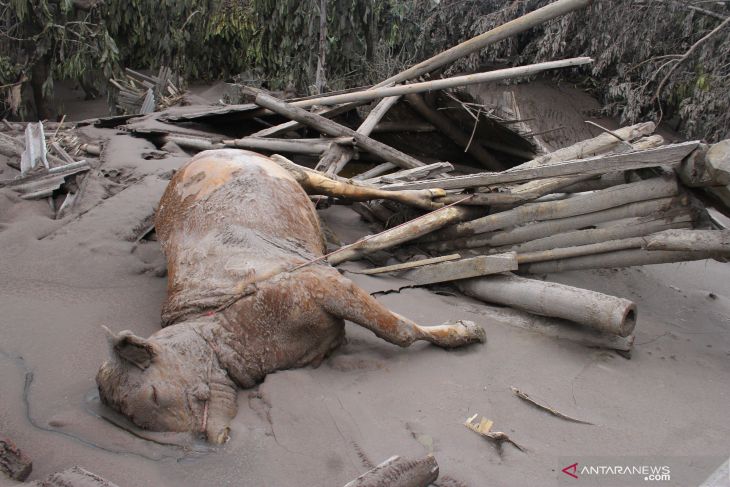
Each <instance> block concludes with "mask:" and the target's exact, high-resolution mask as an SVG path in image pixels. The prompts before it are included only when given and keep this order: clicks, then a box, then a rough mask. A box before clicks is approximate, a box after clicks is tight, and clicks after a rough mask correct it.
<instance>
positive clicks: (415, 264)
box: [349, 254, 461, 275]
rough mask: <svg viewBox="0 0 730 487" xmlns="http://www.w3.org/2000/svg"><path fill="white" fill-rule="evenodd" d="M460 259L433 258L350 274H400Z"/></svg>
mask: <svg viewBox="0 0 730 487" xmlns="http://www.w3.org/2000/svg"><path fill="white" fill-rule="evenodd" d="M458 259H461V255H459V254H450V255H441V256H439V257H432V258H430V259H421V260H414V261H411V262H403V263H402V264H393V265H386V266H383V267H374V268H372V269H365V270H364V271H349V272H351V273H353V274H365V275H374V274H384V273H386V272H400V271H404V270H407V269H414V268H416V267H421V266H424V265H429V264H438V263H440V262H448V261H451V260H458Z"/></svg>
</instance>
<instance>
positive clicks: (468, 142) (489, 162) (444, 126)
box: [406, 85, 504, 171]
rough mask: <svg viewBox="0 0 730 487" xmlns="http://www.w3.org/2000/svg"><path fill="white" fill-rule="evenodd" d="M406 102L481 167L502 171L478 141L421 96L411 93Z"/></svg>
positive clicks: (500, 165)
mask: <svg viewBox="0 0 730 487" xmlns="http://www.w3.org/2000/svg"><path fill="white" fill-rule="evenodd" d="M411 86H412V85H411ZM406 101H407V102H408V104H409V105H410V106H411V107H412V108H413V109H414V110H415V111H416V112H417V113H418V114H419V115H420V116H421V117H423V118H424V119H425V120H426V121H428V122H430V123H432V124H433V125H434V126H435V127H436V128H437V129H438V130H440V131H441V132H442V133H443V134H444V135H446V136H447V137H448V138H449V139H451V140H452V141H453V142H454V144H456V145H458V146H459V147H460V148H462V149H465V150H466V152H468V153H469V154H470V155H471V156H472V157H473V158H474V159H476V160H477V162H479V163H480V164H481V165H482V166H484V167H486V168H487V169H491V170H494V171H499V170H501V169H504V167H503V166H502V164H500V162H499V161H497V159H495V158H494V156H493V155H492V154H490V153H489V152H488V151H487V150H486V149H484V147H482V146H481V144H480V143H479V141H478V140H472V139H471V138H470V137H469V136H468V135H467V134H465V133H464V132H462V131H461V130H460V129H459V128H458V127H457V126H456V125H455V124H454V121H453V120H451V119H450V118H448V117H446V116H445V115H443V114H441V113H439V112H437V111H436V110H434V109H433V108H431V107H430V106H428V104H427V103H426V101H425V100H424V99H423V97H422V96H421V95H419V94H416V93H411V94H409V95H406ZM475 123H478V121H475Z"/></svg>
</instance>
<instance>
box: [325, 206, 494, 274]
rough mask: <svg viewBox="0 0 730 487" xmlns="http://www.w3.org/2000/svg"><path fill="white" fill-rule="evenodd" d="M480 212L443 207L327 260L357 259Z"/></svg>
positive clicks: (348, 246) (457, 207) (366, 239)
mask: <svg viewBox="0 0 730 487" xmlns="http://www.w3.org/2000/svg"><path fill="white" fill-rule="evenodd" d="M479 213H481V211H479V210H475V209H474V208H469V207H463V206H449V207H446V208H441V209H439V210H436V211H432V212H431V213H426V214H425V215H423V216H421V217H418V218H416V219H414V220H411V221H409V222H407V223H404V224H402V225H399V226H397V227H394V228H391V229H389V230H386V231H384V232H381V233H379V234H377V235H371V236H369V237H366V238H364V239H362V240H358V241H357V242H355V243H353V244H351V245H347V246H345V247H342V248H341V249H340V250H339V251H337V252H336V253H333V254H331V255H330V256H329V257H328V258H327V261H328V262H329V263H330V264H332V265H337V264H339V263H341V262H345V261H346V260H356V259H359V258H360V257H362V256H364V255H367V254H368V253H371V252H375V251H377V250H382V249H387V248H390V247H395V246H396V245H400V244H402V243H405V242H409V241H411V240H414V239H416V238H418V237H420V236H422V235H426V234H428V233H430V232H433V231H434V230H437V229H439V228H442V227H444V226H446V225H450V224H452V223H454V222H457V221H461V220H465V219H469V218H473V217H474V216H475V215H477V214H479Z"/></svg>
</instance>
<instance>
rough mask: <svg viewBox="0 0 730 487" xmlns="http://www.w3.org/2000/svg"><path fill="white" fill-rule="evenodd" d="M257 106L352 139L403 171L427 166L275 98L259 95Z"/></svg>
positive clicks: (328, 133)
mask: <svg viewBox="0 0 730 487" xmlns="http://www.w3.org/2000/svg"><path fill="white" fill-rule="evenodd" d="M256 104H257V105H259V106H262V107H265V108H268V109H270V110H273V111H275V112H276V113H278V114H279V115H282V116H284V117H287V118H290V119H292V120H296V121H298V122H302V123H304V124H306V125H309V126H310V127H312V128H314V129H316V130H319V131H320V132H323V133H325V134H327V135H330V136H333V137H352V138H353V139H355V142H356V143H357V145H358V146H359V147H362V148H363V149H365V150H367V151H368V152H370V153H372V154H375V155H378V156H380V157H382V158H383V159H385V160H386V161H390V162H392V163H393V164H396V165H397V166H399V167H402V168H403V169H411V168H414V167H419V166H425V164H424V163H422V162H421V161H419V160H418V159H415V158H413V157H411V156H409V155H408V154H405V153H403V152H401V151H399V150H396V149H394V148H392V147H390V146H387V145H385V144H383V143H382V142H378V141H377V140H374V139H371V138H370V137H367V136H365V135H362V134H360V133H357V132H355V131H354V130H352V129H351V128H348V127H345V126H343V125H340V124H338V123H336V122H333V121H332V120H329V119H326V118H324V117H322V116H319V115H316V114H314V113H310V112H308V111H306V110H303V109H301V108H297V107H293V106H291V105H290V104H288V103H286V102H283V101H281V100H277V99H276V98H274V97H273V96H269V95H266V94H264V93H259V94H258V95H257V96H256Z"/></svg>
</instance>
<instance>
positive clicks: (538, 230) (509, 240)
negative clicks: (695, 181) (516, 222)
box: [420, 198, 687, 252]
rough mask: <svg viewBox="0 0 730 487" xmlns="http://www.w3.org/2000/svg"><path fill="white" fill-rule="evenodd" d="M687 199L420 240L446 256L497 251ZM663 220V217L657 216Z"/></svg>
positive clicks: (663, 208) (661, 200)
mask: <svg viewBox="0 0 730 487" xmlns="http://www.w3.org/2000/svg"><path fill="white" fill-rule="evenodd" d="M686 203H687V202H686V199H685V198H658V199H655V200H648V201H640V202H637V203H631V204H628V205H622V206H618V207H616V208H611V209H608V210H604V211H597V212H595V213H587V214H585V215H578V216H574V217H569V218H561V219H558V220H549V221H544V222H536V223H531V224H528V225H523V226H519V227H514V228H509V229H507V230H502V231H499V232H493V233H484V234H480V235H475V236H472V237H464V238H458V239H453V240H445V241H441V242H439V241H436V240H438V235H437V236H435V237H434V236H431V235H428V236H426V237H423V238H421V239H420V241H421V242H426V243H425V245H423V244H420V245H422V246H423V247H425V248H427V249H429V250H432V251H435V252H447V251H451V250H458V249H465V248H473V249H478V248H480V247H486V248H485V251H487V252H488V251H490V250H491V249H492V248H494V247H500V246H508V245H514V244H517V243H520V242H528V241H530V240H537V239H540V238H545V237H549V236H551V235H555V234H561V233H563V232H568V231H570V230H577V229H580V228H586V227H591V226H595V225H598V224H600V223H603V222H610V221H615V220H622V219H625V218H635V217H645V216H648V215H653V214H657V213H661V212H665V211H668V210H670V209H671V208H674V207H677V206H679V205H684V204H686ZM658 216H659V217H660V218H661V215H658Z"/></svg>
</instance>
